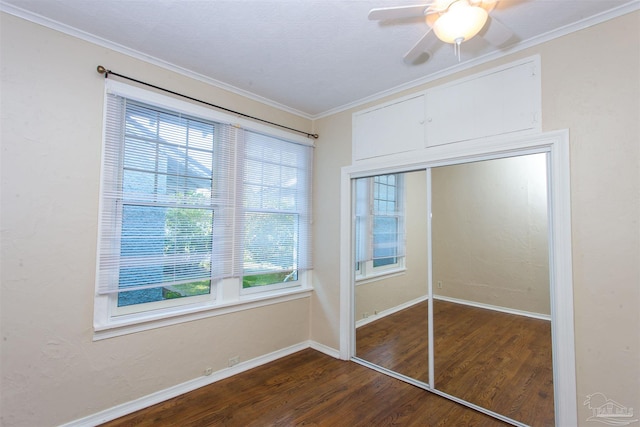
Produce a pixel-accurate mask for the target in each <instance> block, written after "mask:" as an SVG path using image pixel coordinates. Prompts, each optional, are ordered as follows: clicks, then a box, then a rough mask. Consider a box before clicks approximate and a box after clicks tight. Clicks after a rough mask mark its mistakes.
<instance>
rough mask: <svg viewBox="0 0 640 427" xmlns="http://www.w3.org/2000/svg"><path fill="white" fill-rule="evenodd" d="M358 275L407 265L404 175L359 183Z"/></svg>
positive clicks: (381, 272) (357, 226) (361, 179)
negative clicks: (405, 256) (405, 261)
mask: <svg viewBox="0 0 640 427" xmlns="http://www.w3.org/2000/svg"><path fill="white" fill-rule="evenodd" d="M355 191H356V197H355V200H356V201H355V211H356V215H355V221H356V224H355V227H354V229H355V247H356V277H357V279H366V278H369V277H372V276H377V275H380V274H387V273H391V272H397V271H399V270H402V269H403V268H404V240H405V239H404V186H403V183H402V175H401V174H387V175H377V176H374V177H368V178H360V179H357V180H356V182H355Z"/></svg>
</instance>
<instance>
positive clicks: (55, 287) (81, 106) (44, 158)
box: [0, 14, 312, 427]
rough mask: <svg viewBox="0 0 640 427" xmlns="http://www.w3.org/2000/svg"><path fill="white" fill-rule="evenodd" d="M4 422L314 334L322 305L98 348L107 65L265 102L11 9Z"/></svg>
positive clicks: (161, 382)
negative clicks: (315, 314) (314, 313)
mask: <svg viewBox="0 0 640 427" xmlns="http://www.w3.org/2000/svg"><path fill="white" fill-rule="evenodd" d="M0 28H1V43H2V45H1V55H2V57H1V60H2V87H1V90H2V95H1V96H2V98H1V108H2V109H1V114H2V134H1V135H2V152H1V156H2V165H1V166H2V188H1V197H2V200H1V203H2V226H1V230H2V236H1V237H2V254H1V255H2V273H1V274H2V276H1V279H2V301H1V303H2V306H1V317H0V319H1V327H2V359H1V369H2V380H1V394H2V408H1V411H0V413H1V415H2V424H3V425H7V426H10V425H11V426H25V427H34V426H47V425H58V424H61V423H63V422H68V421H72V420H74V419H78V418H81V417H84V416H87V415H90V414H93V413H96V412H98V411H100V410H104V409H107V408H110V407H113V406H115V405H118V404H121V403H125V402H128V401H131V400H133V399H136V398H139V397H141V396H145V395H147V394H150V393H153V392H157V391H161V390H163V389H166V388H168V387H171V386H174V385H177V384H180V383H183V382H185V381H188V380H191V379H194V378H197V377H200V376H201V375H203V372H204V369H205V368H206V367H212V368H213V370H214V371H217V370H220V369H223V368H225V367H227V366H228V359H229V358H230V357H232V356H235V355H238V356H239V357H240V360H241V361H246V360H249V359H252V358H255V357H258V356H262V355H264V354H267V353H270V352H273V351H276V350H280V349H283V348H286V347H289V346H291V345H295V344H299V343H303V342H306V341H307V340H308V338H309V327H310V326H309V312H310V299H309V298H306V299H300V300H295V301H291V302H286V303H281V304H276V305H271V306H267V307H262V308H258V309H252V310H247V311H244V312H240V313H235V314H227V315H222V316H217V317H212V318H208V319H205V320H198V321H192V322H188V323H183V324H180V325H176V326H171V327H165V328H161V329H155V330H151V331H146V332H140V333H136V334H132V335H126V336H121V337H118V338H111V339H106V340H102V341H98V342H93V341H92V337H93V329H92V324H93V294H94V282H95V279H94V276H95V267H96V256H95V253H96V238H97V219H98V188H99V174H100V151H101V144H102V107H103V92H104V82H103V80H104V79H103V77H102V76H101V75H99V74H98V73H97V72H96V71H95V69H96V66H97V65H98V64H102V65H104V66H106V67H109V68H112V69H113V70H114V71H117V72H119V73H122V74H125V75H132V76H139V77H144V79H146V80H148V81H150V82H153V83H155V84H157V85H160V86H165V87H170V88H177V89H178V90H180V91H181V92H183V93H186V94H189V95H192V96H196V97H199V98H203V99H205V100H208V101H210V102H214V103H218V104H220V105H224V106H227V107H230V108H235V109H238V110H240V111H243V112H246V113H247V114H252V115H256V116H259V117H263V118H265V119H267V120H273V121H276V122H280V123H283V124H285V125H288V126H291V127H296V128H302V129H304V130H311V126H312V123H311V121H310V120H307V119H303V118H300V117H296V116H293V115H291V114H287V113H284V112H282V111H278V110H275V109H273V108H270V107H266V106H264V105H261V104H259V103H257V102H254V101H251V100H249V99H245V98H241V97H239V96H237V95H234V94H231V93H228V92H225V91H223V90H220V89H216V88H214V87H212V86H209V85H207V84H204V83H202V82H198V81H195V80H192V79H188V78H185V77H183V76H180V75H178V74H175V73H171V72H168V71H166V70H163V69H160V68H158V67H155V66H152V65H149V64H146V63H143V62H141V61H138V60H135V59H132V58H130V57H127V56H124V55H121V54H119V53H116V52H114V51H110V50H108V49H104V48H100V47H97V46H95V45H92V44H89V43H86V42H83V41H80V40H78V39H75V38H73V37H69V36H67V35H63V34H61V33H59V32H56V31H52V30H49V29H45V28H43V27H41V26H39V25H35V24H32V23H28V22H26V21H23V20H21V19H18V18H15V17H12V16H10V15H5V14H3V15H2V17H1V23H0Z"/></svg>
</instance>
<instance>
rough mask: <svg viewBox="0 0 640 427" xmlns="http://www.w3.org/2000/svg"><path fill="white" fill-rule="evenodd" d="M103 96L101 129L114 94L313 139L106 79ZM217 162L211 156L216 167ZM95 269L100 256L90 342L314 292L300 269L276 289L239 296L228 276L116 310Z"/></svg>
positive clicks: (291, 138)
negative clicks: (206, 286) (191, 291)
mask: <svg viewBox="0 0 640 427" xmlns="http://www.w3.org/2000/svg"><path fill="white" fill-rule="evenodd" d="M104 93H105V101H104V106H105V107H104V111H103V123H104V124H105V127H106V120H107V108H106V102H107V95H109V94H113V95H118V96H122V97H124V98H127V99H128V100H131V101H134V102H139V103H142V104H146V105H150V106H153V107H157V108H159V109H162V110H166V111H168V112H171V113H178V114H184V115H187V116H190V117H193V118H196V119H198V118H200V119H202V120H204V121H212V122H216V123H219V124H222V125H231V126H233V127H234V128H242V129H245V130H249V131H254V132H259V133H261V134H264V135H268V136H270V137H274V138H277V139H281V140H285V141H287V142H292V143H296V144H301V145H306V146H310V147H313V143H312V141H310V140H309V139H308V138H306V137H303V136H301V135H297V134H293V133H290V132H287V131H284V130H280V129H275V128H272V127H268V126H265V125H262V124H260V123H255V122H253V121H249V120H246V119H242V118H238V117H235V116H231V115H229V114H226V113H223V112H219V111H216V110H212V109H210V108H205V107H203V106H200V105H197V104H193V103H189V102H185V101H182V100H179V99H176V98H173V97H169V96H166V95H162V94H159V93H156V92H151V91H148V90H145V89H142V88H139V87H135V86H130V85H127V84H123V83H121V82H116V81H113V80H106V81H105V92H104ZM105 146H106V144H105V142H104V140H103V145H102V157H101V163H102V162H103V160H102V159H104V156H105ZM215 161H216V160H215V155H214V163H215ZM311 163H312V160H311V159H310V160H309V164H307V168H309V170H310V169H311V168H312V164H311ZM104 169H105V168H104V166H103V167H102V168H101V174H100V202H99V212H102V208H103V203H104V198H103V192H104V191H105V189H104V188H103V186H104V184H103V182H104V174H105V170H104ZM120 169H122V168H120ZM308 197H311V195H308ZM119 209H122V205H120V207H119ZM212 211H213V212H215V207H213V208H212ZM99 215H100V214H99ZM119 218H120V220H119V221H120V225H119V226H118V224H114V227H118V229H119V231H118V233H121V232H122V225H121V218H122V216H121V215H120V216H119ZM100 233H101V230H100V227H99V232H98V248H99V247H100V242H101V241H102V236H101V235H100ZM213 238H214V233H212V239H213ZM233 238H234V239H239V234H238V233H235V232H234V234H233ZM309 238H310V237H309ZM98 252H99V249H98ZM99 270H100V258H99V253H98V257H97V258H96V284H95V287H96V291H95V295H94V320H93V324H94V340H99V339H104V338H110V337H113V336H119V335H123V334H128V333H133V332H138V331H141V330H148V329H153V328H157V327H163V326H167V325H171V324H176V323H181V322H185V321H191V320H194V319H199V318H205V317H210V316H216V315H221V314H226V313H230V312H235V311H240V310H245V309H249V308H254V307H259V306H263V305H268V304H274V303H279V302H282V301H288V300H291V299H297V298H307V297H309V296H310V295H311V292H312V291H313V288H312V280H311V277H312V272H311V271H301V270H299V271H298V280H297V281H296V282H297V284H296V285H287V286H286V287H282V286H278V285H280V284H279V283H278V284H275V286H272V285H264V286H260V289H259V290H258V291H254V292H242V276H240V277H239V278H238V277H231V278H225V279H222V280H220V281H218V283H215V282H214V280H211V287H210V293H209V294H204V295H197V296H189V297H183V298H177V299H167V300H163V301H156V302H148V303H142V304H134V305H129V306H122V307H117V298H118V293H117V292H115V293H111V294H100V293H99V292H98V277H99V273H100V271H99Z"/></svg>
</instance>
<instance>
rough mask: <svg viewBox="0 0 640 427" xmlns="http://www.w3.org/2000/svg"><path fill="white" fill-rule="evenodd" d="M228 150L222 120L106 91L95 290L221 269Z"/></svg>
mask: <svg viewBox="0 0 640 427" xmlns="http://www.w3.org/2000/svg"><path fill="white" fill-rule="evenodd" d="M231 154H232V150H231V143H230V137H229V130H228V129H225V126H222V125H218V124H216V123H213V122H206V121H203V120H197V119H194V118H190V117H185V116H183V115H181V114H176V113H172V112H167V111H163V110H161V109H158V108H155V107H151V106H148V105H144V104H139V103H136V102H132V101H128V100H127V99H125V98H122V97H119V96H116V95H108V99H107V114H106V126H105V148H104V161H103V163H104V165H103V190H102V195H103V197H102V207H101V219H100V230H101V236H100V244H101V246H100V271H99V284H98V291H99V292H100V293H112V292H127V291H133V290H140V289H148V288H157V287H167V286H175V285H181V284H186V283H193V282H199V281H207V282H209V285H210V281H211V279H212V277H222V276H224V275H225V271H224V270H225V264H224V263H216V262H212V260H213V259H214V257H212V254H213V253H219V252H221V249H222V248H223V247H224V246H225V245H228V239H227V238H225V232H224V231H225V228H226V227H225V225H226V224H225V222H227V221H228V218H225V217H227V216H228V215H229V208H230V207H231V206H232V203H231V202H232V199H231V197H230V196H232V194H230V189H229V185H228V183H227V182H226V180H225V179H224V178H225V177H227V176H233V173H232V170H231V167H232V166H233V163H232V162H230V161H229V160H230V155H231ZM225 219H226V221H225ZM227 268H228V267H227Z"/></svg>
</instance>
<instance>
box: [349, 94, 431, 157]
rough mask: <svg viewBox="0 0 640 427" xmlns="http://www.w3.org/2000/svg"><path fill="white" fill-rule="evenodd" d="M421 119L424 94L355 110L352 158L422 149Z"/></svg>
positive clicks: (422, 120) (423, 119)
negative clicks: (363, 109)
mask: <svg viewBox="0 0 640 427" xmlns="http://www.w3.org/2000/svg"><path fill="white" fill-rule="evenodd" d="M424 121H425V95H424V93H421V94H419V95H416V96H413V97H411V98H405V99H403V100H400V101H397V102H394V103H392V104H385V105H382V106H379V107H376V108H374V109H370V110H365V111H362V112H358V113H355V114H354V115H353V160H354V161H356V160H362V159H369V158H372V157H379V156H384V155H388V154H395V153H403V152H407V151H413V150H421V149H424V147H425V127H424Z"/></svg>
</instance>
